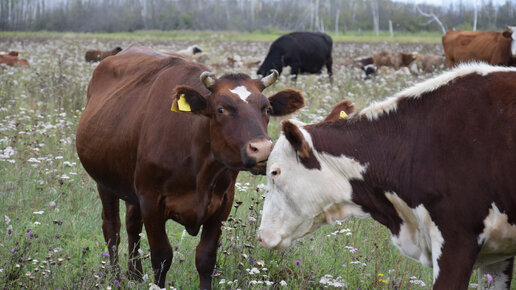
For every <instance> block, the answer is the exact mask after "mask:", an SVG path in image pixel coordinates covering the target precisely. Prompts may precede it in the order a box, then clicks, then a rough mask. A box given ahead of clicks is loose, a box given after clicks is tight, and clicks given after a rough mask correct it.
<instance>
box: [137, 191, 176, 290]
mask: <svg viewBox="0 0 516 290" xmlns="http://www.w3.org/2000/svg"><path fill="white" fill-rule="evenodd" d="M140 209H141V214H142V216H143V224H144V226H145V230H146V232H147V236H148V238H149V246H150V251H151V263H152V270H153V271H154V283H156V284H157V285H158V286H159V287H161V288H164V287H165V278H166V275H167V272H168V269H170V264H171V263H172V247H171V246H170V242H169V241H168V237H167V233H166V231H165V222H166V221H167V220H166V219H165V217H164V216H163V213H162V212H161V211H160V208H159V204H158V202H157V201H154V200H149V199H147V198H145V197H142V195H140Z"/></svg>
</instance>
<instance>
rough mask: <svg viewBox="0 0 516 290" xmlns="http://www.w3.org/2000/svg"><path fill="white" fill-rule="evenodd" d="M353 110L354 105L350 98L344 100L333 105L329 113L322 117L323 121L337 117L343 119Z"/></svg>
mask: <svg viewBox="0 0 516 290" xmlns="http://www.w3.org/2000/svg"><path fill="white" fill-rule="evenodd" d="M354 111H355V105H353V102H351V101H350V100H347V99H346V100H344V101H341V102H340V103H338V104H337V105H335V107H333V109H332V110H331V112H330V114H329V115H328V116H327V117H326V119H324V122H328V121H329V122H332V121H336V120H338V119H344V118H346V117H347V116H348V115H349V114H351V113H353V112H354Z"/></svg>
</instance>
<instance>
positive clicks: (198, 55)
mask: <svg viewBox="0 0 516 290" xmlns="http://www.w3.org/2000/svg"><path fill="white" fill-rule="evenodd" d="M158 51H159V52H161V53H165V54H169V55H172V56H181V57H182V58H184V59H186V60H188V61H194V62H198V63H205V62H206V61H207V60H208V58H209V57H208V54H206V53H205V52H203V50H202V49H201V47H200V46H199V45H197V44H194V45H190V46H189V47H187V48H185V49H181V50H178V51H168V50H158Z"/></svg>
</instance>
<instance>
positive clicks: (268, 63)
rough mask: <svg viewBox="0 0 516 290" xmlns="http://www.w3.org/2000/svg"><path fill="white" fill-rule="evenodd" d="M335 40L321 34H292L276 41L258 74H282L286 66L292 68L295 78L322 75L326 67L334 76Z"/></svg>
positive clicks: (329, 73) (330, 74)
mask: <svg viewBox="0 0 516 290" xmlns="http://www.w3.org/2000/svg"><path fill="white" fill-rule="evenodd" d="M332 48H333V40H332V39H331V37H330V36H329V35H327V34H325V33H320V32H292V33H289V34H285V35H283V36H281V37H280V38H278V39H276V40H275V41H274V42H273V43H272V44H271V47H270V48H269V52H268V53H267V56H266V57H265V60H264V61H263V63H262V64H261V65H260V68H259V69H258V72H257V74H259V75H262V76H263V75H266V74H268V73H270V71H271V70H273V69H275V70H277V71H278V72H279V73H280V74H281V72H282V70H283V67H284V66H290V68H291V70H290V72H291V74H293V75H294V78H295V77H296V76H297V74H299V73H320V72H321V70H322V68H323V66H326V69H327V70H328V75H329V76H330V79H331V76H332V64H333V59H332V56H331V51H332Z"/></svg>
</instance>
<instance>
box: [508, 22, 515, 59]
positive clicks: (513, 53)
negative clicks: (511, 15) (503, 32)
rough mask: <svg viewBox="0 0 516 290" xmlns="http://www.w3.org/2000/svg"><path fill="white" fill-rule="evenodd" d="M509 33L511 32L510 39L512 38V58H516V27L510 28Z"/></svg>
mask: <svg viewBox="0 0 516 290" xmlns="http://www.w3.org/2000/svg"><path fill="white" fill-rule="evenodd" d="M509 31H511V38H512V43H511V52H512V57H516V26H510V27H509Z"/></svg>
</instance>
